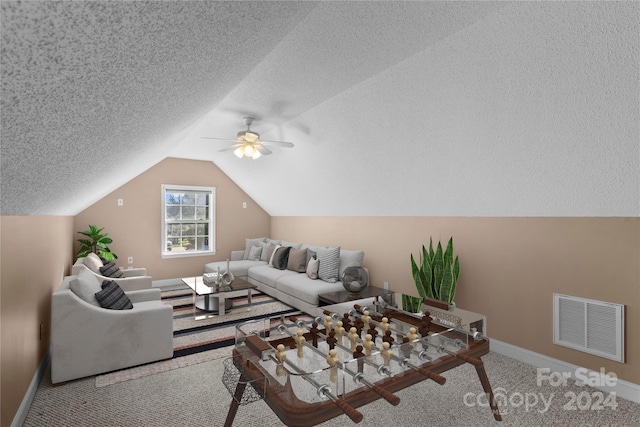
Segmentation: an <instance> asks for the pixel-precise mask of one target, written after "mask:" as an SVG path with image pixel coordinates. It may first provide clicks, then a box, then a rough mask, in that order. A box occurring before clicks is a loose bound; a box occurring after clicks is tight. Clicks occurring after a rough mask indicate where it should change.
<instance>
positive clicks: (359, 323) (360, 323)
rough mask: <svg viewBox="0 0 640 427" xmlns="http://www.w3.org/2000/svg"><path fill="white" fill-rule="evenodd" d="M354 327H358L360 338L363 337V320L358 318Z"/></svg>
mask: <svg viewBox="0 0 640 427" xmlns="http://www.w3.org/2000/svg"><path fill="white" fill-rule="evenodd" d="M354 326H355V327H356V331H357V332H358V336H359V337H361V336H362V329H363V328H364V322H363V321H362V319H361V318H359V317H358V318H357V319H356V321H355V323H354Z"/></svg>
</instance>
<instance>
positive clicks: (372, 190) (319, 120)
mask: <svg viewBox="0 0 640 427" xmlns="http://www.w3.org/2000/svg"><path fill="white" fill-rule="evenodd" d="M1 7H2V29H1V31H2V46H1V49H2V64H1V65H2V67H1V73H2V74H1V77H2V81H1V84H2V97H1V98H2V100H1V102H2V110H1V116H2V123H1V124H2V129H1V132H2V133H1V137H2V141H1V144H2V145H1V153H0V154H1V170H0V172H1V179H2V181H1V193H0V203H1V205H0V208H1V211H2V214H3V215H26V214H35V215H73V214H75V213H77V212H79V211H80V210H82V209H84V208H85V207H87V206H89V205H90V204H91V203H93V202H95V201H96V200H98V199H100V198H102V197H104V196H105V195H106V194H108V193H109V192H111V191H113V190H115V189H116V188H117V187H119V186H120V185H122V184H124V183H125V182H127V181H128V180H130V179H131V178H133V177H135V176H136V175H138V174H140V173H142V172H144V171H145V170H146V169H148V168H149V167H150V166H152V165H154V164H156V163H157V162H159V161H161V160H162V159H163V158H165V157H184V158H193V159H202V160H211V161H213V162H214V163H215V164H216V165H218V167H220V168H221V169H222V170H223V171H224V172H225V173H226V174H227V175H229V176H230V177H231V178H232V179H233V180H234V181H235V182H236V183H238V185H240V186H241V187H242V188H243V189H244V190H245V191H246V192H247V193H248V194H249V195H250V196H251V197H252V198H254V199H255V200H256V201H257V202H258V203H259V204H260V205H261V206H262V207H263V208H265V210H267V212H269V213H270V214H272V215H454V216H458V215H463V216H475V215H488V216H512V215H513V216H533V215H543V216H544V215H559V216H564V215H577V216H592V215H593V216H597V215H605V216H608V215H614V216H615V215H620V216H635V215H638V214H640V184H639V181H640V170H639V169H640V166H639V165H640V146H639V142H638V141H639V134H638V122H639V121H640V117H639V113H638V105H639V104H638V70H639V67H638V63H639V61H640V55H639V53H638V45H639V43H638V38H639V36H638V30H639V27H640V26H639V23H638V20H639V6H638V3H636V2H627V3H624V2H615V3H612V2H515V3H508V2H497V3H492V2H440V1H434V2H426V1H425V2H319V3H315V2H282V3H281V2H151V1H150V2H142V1H137V2H100V1H97V2H55V3H54V2H22V3H13V2H5V1H3V2H2V3H1ZM245 115H253V116H255V117H256V118H257V119H258V120H257V121H256V122H255V124H254V126H253V129H255V130H256V131H258V132H260V133H261V134H262V136H263V138H265V139H282V140H287V141H293V142H294V143H295V144H296V147H295V148H293V149H278V148H276V149H274V154H273V155H271V156H266V157H262V158H260V159H258V160H257V161H252V160H248V159H237V158H236V157H235V156H233V155H232V154H231V153H230V152H226V153H219V152H218V150H219V149H221V148H223V147H224V146H225V145H226V143H224V142H218V141H211V140H204V139H201V138H200V137H201V136H215V137H233V136H234V135H235V133H236V131H238V130H240V129H242V128H243V123H242V117H243V116H245Z"/></svg>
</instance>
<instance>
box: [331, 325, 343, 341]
mask: <svg viewBox="0 0 640 427" xmlns="http://www.w3.org/2000/svg"><path fill="white" fill-rule="evenodd" d="M333 330H334V331H335V333H336V339H337V340H338V341H337V342H338V344H340V345H342V335H344V327H343V326H342V321H340V320H338V321H337V322H336V326H335V327H334V328H333Z"/></svg>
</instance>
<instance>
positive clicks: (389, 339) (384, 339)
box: [382, 329, 395, 345]
mask: <svg viewBox="0 0 640 427" xmlns="http://www.w3.org/2000/svg"><path fill="white" fill-rule="evenodd" d="M393 341H395V340H394V339H393V337H392V336H391V331H390V330H388V329H387V330H386V331H385V333H384V336H383V337H382V342H388V343H389V345H391V344H393Z"/></svg>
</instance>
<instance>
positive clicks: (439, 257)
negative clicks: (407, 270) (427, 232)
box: [411, 237, 460, 303]
mask: <svg viewBox="0 0 640 427" xmlns="http://www.w3.org/2000/svg"><path fill="white" fill-rule="evenodd" d="M411 274H412V275H413V281H414V282H415V285H416V289H417V290H418V294H419V295H420V296H421V297H423V298H424V297H427V298H434V299H438V300H440V301H445V302H448V303H452V302H453V298H454V297H455V295H456V287H457V285H458V277H459V276H460V261H459V260H458V257H457V256H456V257H455V258H454V257H453V237H452V238H450V239H449V243H447V247H446V249H445V250H444V251H443V250H442V245H441V244H440V242H438V246H437V248H436V250H435V251H434V250H433V241H432V239H431V238H429V250H428V251H427V249H426V248H425V247H424V245H422V252H421V253H420V264H417V263H416V261H415V259H414V257H413V254H411Z"/></svg>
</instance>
